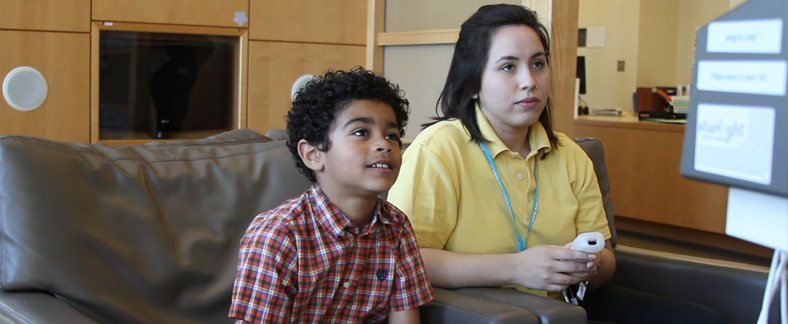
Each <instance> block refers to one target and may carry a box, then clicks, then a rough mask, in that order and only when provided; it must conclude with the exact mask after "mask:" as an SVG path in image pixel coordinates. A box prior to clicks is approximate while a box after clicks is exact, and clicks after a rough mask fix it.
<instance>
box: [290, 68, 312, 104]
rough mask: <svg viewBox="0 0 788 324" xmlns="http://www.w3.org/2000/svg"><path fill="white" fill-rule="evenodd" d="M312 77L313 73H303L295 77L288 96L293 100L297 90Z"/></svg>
mask: <svg viewBox="0 0 788 324" xmlns="http://www.w3.org/2000/svg"><path fill="white" fill-rule="evenodd" d="M314 77H315V75H314V74H304V75H302V76H300V77H298V79H296V80H295V82H293V87H292V88H291V89H290V98H291V99H293V100H295V95H296V93H297V92H298V90H301V88H303V87H305V86H306V84H307V83H308V82H309V81H312V79H313V78H314Z"/></svg>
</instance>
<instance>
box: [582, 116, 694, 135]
mask: <svg viewBox="0 0 788 324" xmlns="http://www.w3.org/2000/svg"><path fill="white" fill-rule="evenodd" d="M594 117H596V116H578V118H577V119H575V123H574V124H575V126H591V127H605V128H625V129H641V130H649V131H658V132H671V133H682V134H683V133H684V128H685V126H684V125H681V124H664V123H659V122H654V121H637V117H631V118H633V119H634V121H633V122H630V121H624V120H623V119H626V118H627V117H619V118H622V121H610V120H595V118H594ZM599 119H603V118H599Z"/></svg>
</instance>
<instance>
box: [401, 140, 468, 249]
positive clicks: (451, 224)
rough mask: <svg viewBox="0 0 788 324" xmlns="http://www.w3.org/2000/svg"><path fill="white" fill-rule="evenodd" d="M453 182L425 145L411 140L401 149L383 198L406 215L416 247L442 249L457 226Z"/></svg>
mask: <svg viewBox="0 0 788 324" xmlns="http://www.w3.org/2000/svg"><path fill="white" fill-rule="evenodd" d="M454 173H455V174H456V172H454ZM454 183H455V182H454V181H453V177H452V168H451V167H450V165H447V163H444V161H443V160H442V159H441V156H440V155H439V154H436V153H435V152H433V151H432V150H431V149H430V148H429V147H427V146H425V145H422V144H416V143H414V144H413V145H411V146H410V147H408V149H407V150H405V154H404V156H403V157H402V167H400V171H399V176H398V177H397V181H396V183H394V186H392V187H391V189H390V190H389V194H388V197H387V199H388V201H389V202H391V203H392V204H394V205H395V206H397V208H399V209H400V210H402V211H403V212H405V214H406V215H408V218H410V221H411V224H413V229H414V231H415V232H416V238H417V241H418V245H419V247H421V248H434V249H443V247H444V246H445V245H446V242H448V240H449V237H450V236H451V234H452V232H453V231H454V228H455V226H456V225H457V205H458V194H457V193H458V191H459V190H458V189H457V188H456V187H455V184H454Z"/></svg>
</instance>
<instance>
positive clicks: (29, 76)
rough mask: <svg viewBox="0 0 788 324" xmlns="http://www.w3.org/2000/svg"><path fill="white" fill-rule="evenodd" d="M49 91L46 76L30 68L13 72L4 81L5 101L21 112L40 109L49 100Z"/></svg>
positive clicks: (19, 68)
mask: <svg viewBox="0 0 788 324" xmlns="http://www.w3.org/2000/svg"><path fill="white" fill-rule="evenodd" d="M48 91H49V87H47V79H46V78H44V75H43V74H41V72H39V71H38V70H36V69H35V68H33V67H29V66H20V67H17V68H15V69H13V70H11V72H8V74H7V75H6V76H5V79H4V80H3V97H4V98H5V101H6V102H8V104H9V105H11V107H13V108H14V109H16V110H19V111H31V110H34V109H36V108H38V107H40V106H41V105H42V104H43V103H44V101H45V100H46V99H47V92H48Z"/></svg>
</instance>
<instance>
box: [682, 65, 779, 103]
mask: <svg viewBox="0 0 788 324" xmlns="http://www.w3.org/2000/svg"><path fill="white" fill-rule="evenodd" d="M786 73H788V64H786V62H785V61H776V60H775V61H700V62H698V84H697V87H698V89H700V90H705V91H720V92H736V93H749V94H760V95H772V96H784V95H785V78H786Z"/></svg>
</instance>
